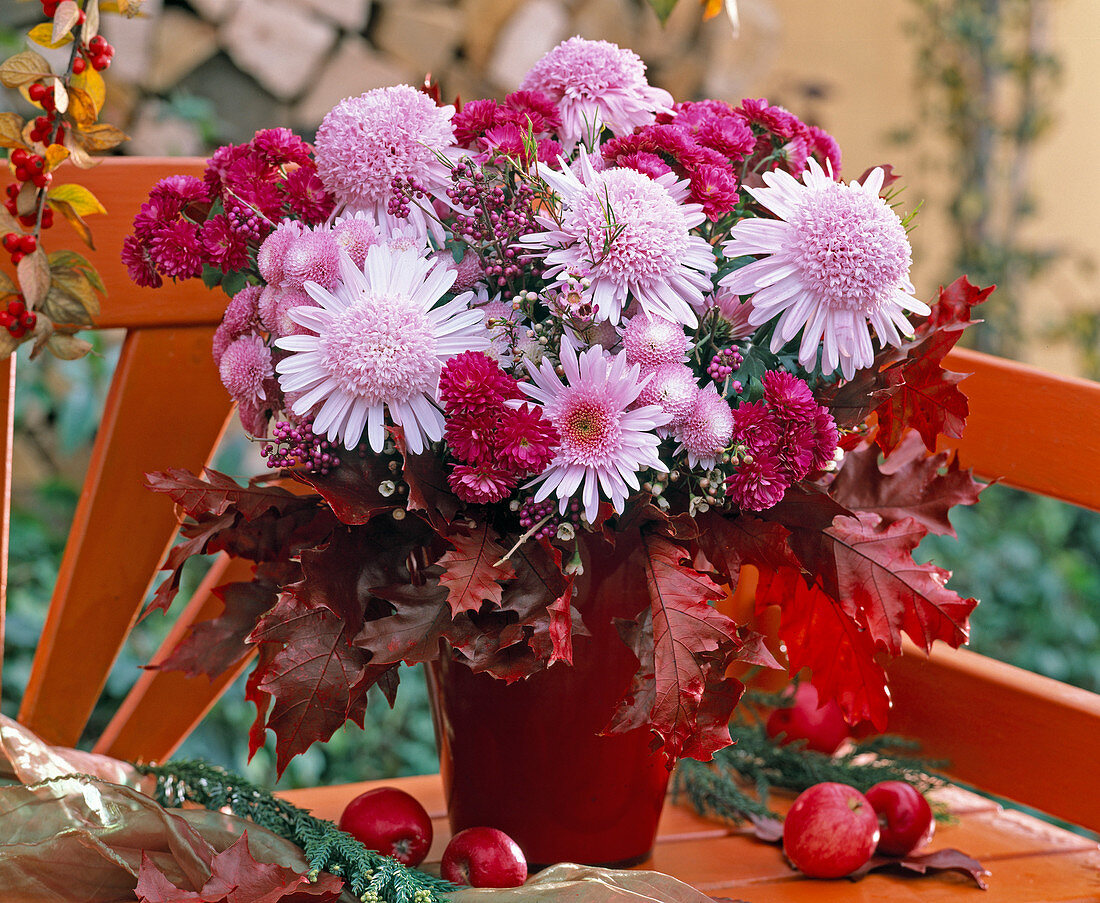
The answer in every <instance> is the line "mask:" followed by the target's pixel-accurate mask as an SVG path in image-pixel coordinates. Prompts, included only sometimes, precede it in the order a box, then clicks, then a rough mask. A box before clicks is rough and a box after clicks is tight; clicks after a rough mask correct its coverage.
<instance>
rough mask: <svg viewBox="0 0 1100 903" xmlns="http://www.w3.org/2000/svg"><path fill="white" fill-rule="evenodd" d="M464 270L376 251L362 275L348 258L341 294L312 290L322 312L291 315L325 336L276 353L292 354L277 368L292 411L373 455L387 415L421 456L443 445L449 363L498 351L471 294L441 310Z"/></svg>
mask: <svg viewBox="0 0 1100 903" xmlns="http://www.w3.org/2000/svg"><path fill="white" fill-rule="evenodd" d="M453 282H454V271H452V270H448V269H447V267H445V266H443V265H441V264H439V263H438V262H432V261H429V260H426V259H425V258H423V257H422V256H421V255H420V254H419V253H418V252H417V251H416V250H414V249H408V250H404V251H396V250H393V249H391V248H389V247H386V246H384V245H374V246H372V247H371V248H370V249H369V250H368V251H367V256H366V262H365V264H364V267H363V269H362V270H360V269H358V268H357V267H356V266H355V264H354V263H352V261H351V258H350V257H349V256H348V254H347V252H346V251H341V253H340V281H339V284H338V285H337V287H336V289H335V290H334V291H331V292H330V291H326V290H325V289H323V288H321V287H320V286H318V285H316V284H315V283H306V291H307V292H308V293H309V296H310V297H311V298H313V300H314V301H316V302H317V304H318V305H320V306H319V307H295V308H293V309H292V310H290V311H289V312H288V314H287V316H289V317H290V319H292V320H293V321H294V322H295V323H297V324H299V325H300V326H304V327H305V328H306V329H309V330H311V331H313V332H315V333H316V335H294V336H285V337H284V338H281V339H279V340H278V341H276V343H275V344H276V345H277V346H278V347H279V348H282V349H284V350H285V351H290V352H292V353H291V354H290V355H289V356H288V357H286V358H284V359H283V360H282V361H280V362H279V363H278V365H277V366H276V370H277V371H278V373H279V384H280V385H281V387H282V389H283V392H284V393H287V394H293V395H295V396H296V397H295V400H294V402H293V405H292V410H293V411H294V413H295V414H298V415H300V416H301V415H308V414H312V415H313V431H314V432H315V433H316V434H317V435H322V434H324V435H327V436H328V438H329V439H330V440H331V441H334V442H335V441H342V442H343V443H344V446H345V447H346V448H349V449H352V448H355V447H356V445H358V444H359V442H360V440H361V439H362V437H363V432H364V430H365V431H366V434H367V439H368V441H369V443H370V447H371V449H372V450H374V451H375V452H380V451H381V450H382V446H383V444H384V442H385V429H384V413H385V410H386V409H388V410H389V414H390V418H391V419H392V420H393V422H394V423H395V424H397V425H398V426H400V427H401V428H402V429H403V430H404V433H405V441H406V443H407V445H408V448H409V450H410V451H411V452H412V453H413V454H420V453H421V452H422V451H423V450H424V447H425V441H429V442H434V441H438V440H439V439H441V438H442V437H443V415H442V414H441V413H440V411H439V409H438V407H437V406H436V401H437V398H438V391H439V373H440V370H441V369H442V366H443V363H444V362H445V361H446V360H448V359H449V358H451V357H453V356H454V355H456V354H460V353H461V352H463V351H482V350H484V349H486V348H487V347H488V345H489V338H488V333H487V332H486V330H485V326H484V319H485V318H484V314H483V313H482V312H481V311H480V310H470V309H469V306H468V303H467V302H468V301H469V299H470V298H471V297H472V296H471V295H469V294H465V295H460V296H459V297H457V298H455V299H453V300H452V301H450V302H448V303H446V304H444V305H442V306H440V307H436V306H435V304H436V303H437V302H438V301H439V299H440V298H441V297H442V296H443V294H444V293H445V292H446V291H447V290H448V289H449V288H450V287H451V284H452V283H453Z"/></svg>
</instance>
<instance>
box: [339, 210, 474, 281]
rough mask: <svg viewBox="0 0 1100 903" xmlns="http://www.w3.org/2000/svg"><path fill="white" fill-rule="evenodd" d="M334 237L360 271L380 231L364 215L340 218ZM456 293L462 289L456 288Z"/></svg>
mask: <svg viewBox="0 0 1100 903" xmlns="http://www.w3.org/2000/svg"><path fill="white" fill-rule="evenodd" d="M332 237H333V238H335V239H336V244H337V245H339V246H340V247H341V248H343V249H344V250H345V251H347V252H348V256H349V257H350V258H351V262H352V263H354V264H355V265H356V266H357V267H358V268H359V269H363V264H364V263H365V262H366V259H367V251H369V250H370V249H371V248H372V247H373V246H374V245H376V244H378V230H377V229H376V228H375V227H374V222H373V221H372V220H371V218H370V217H369V216H367V215H366V214H363V213H356V214H354V215H352V216H341V217H338V218H337V219H336V222H335V224H334V225H333V227H332ZM455 291H462V289H460V288H456V289H455Z"/></svg>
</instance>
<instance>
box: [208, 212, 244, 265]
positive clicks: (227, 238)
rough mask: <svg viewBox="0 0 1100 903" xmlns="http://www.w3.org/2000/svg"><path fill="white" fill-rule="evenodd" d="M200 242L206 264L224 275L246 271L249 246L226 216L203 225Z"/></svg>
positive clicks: (222, 215)
mask: <svg viewBox="0 0 1100 903" xmlns="http://www.w3.org/2000/svg"><path fill="white" fill-rule="evenodd" d="M199 241H200V242H202V253H203V256H204V257H205V258H206V262H207V263H209V264H210V265H211V266H212V267H215V268H216V269H219V270H221V271H222V272H223V273H229V272H233V271H236V270H241V269H244V267H245V266H246V265H247V263H248V245H247V244H245V241H244V239H243V238H242V237H241V236H240V235H239V234H238V233H237V232H235V231H234V230H233V228H232V227H231V226H230V224H229V219H228V217H226V216H225V214H218V215H217V216H214V217H211V218H210V219H208V220H207V221H206V222H205V223H203V224H202V226H201V227H200V228H199Z"/></svg>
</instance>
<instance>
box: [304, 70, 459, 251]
mask: <svg viewBox="0 0 1100 903" xmlns="http://www.w3.org/2000/svg"><path fill="white" fill-rule="evenodd" d="M454 111H455V109H454V107H453V106H444V107H441V106H437V105H436V103H435V101H433V100H432V99H431V98H430V97H428V95H427V94H425V93H424V92H423V91H418V90H416V88H413V87H411V86H409V85H394V86H392V87H388V88H375V89H374V90H373V91H368V92H367V93H366V94H361V95H360V96H358V97H348V98H345V99H344V100H342V101H340V103H338V104H337V105H336V106H335V107H333V108H332V109H331V110H330V111H329V112H328V113H327V114H326V115H325V118H324V120H323V121H322V123H321V127H320V128H319V129H318V130H317V139H316V141H315V142H314V153H315V156H316V159H317V175H318V176H320V178H321V182H322V183H323V184H324V186H325V189H326V190H328V191H329V192H331V193H332V195H333V196H334V197H335V198H336V201H337V203H338V204H339V205H340V206H341V207H344V208H346V209H348V210H353V211H355V210H361V211H365V212H369V213H371V214H373V215H374V217H375V219H376V221H377V222H378V224H379V227H380V228H381V229H382V231H383V232H387V233H388V231H389V229H390V228H391V227H393V226H396V225H402V224H404V223H406V222H409V223H412V224H413V225H414V226H415V227H416V228H417V229H418V230H419V231H420V232H421V233H423V232H426V231H427V230H428V229H429V228H431V227H432V225H433V222H434V221H431V220H429V219H428V218H427V217H426V215H425V214H424V212H423V211H422V210H421V209H420V208H419V207H418V206H416V205H415V204H411V205H410V210H409V217H408V220H407V221H406V220H404V219H398V218H395V217H394V216H392V215H391V214H390V212H389V210H388V206H389V202H390V199H391V198H392V197H393V194H394V192H393V182H394V180H395V179H396V180H398V181H404V180H408V179H414V180H415V181H416V182H417V183H418V184H419V185H420V186H422V187H423V188H425V189H427V190H428V191H429V192H432V191H436V190H439V189H442V188H445V186H447V185H449V184H450V169H449V167H448V166H447V165H446V163H444V162H443V161H442V160H441V159H440V154H443V153H444V152H446V151H448V150H450V148H452V147H453V146H454V127H453V126H452V125H451V117H452V116H453V115H454Z"/></svg>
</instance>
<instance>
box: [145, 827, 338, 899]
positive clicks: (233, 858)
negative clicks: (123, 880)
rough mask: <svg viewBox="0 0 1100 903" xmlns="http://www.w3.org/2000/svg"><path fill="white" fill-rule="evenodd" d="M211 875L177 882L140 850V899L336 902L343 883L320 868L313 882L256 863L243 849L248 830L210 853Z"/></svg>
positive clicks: (305, 876) (293, 873)
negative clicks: (193, 885)
mask: <svg viewBox="0 0 1100 903" xmlns="http://www.w3.org/2000/svg"><path fill="white" fill-rule="evenodd" d="M208 865H209V868H210V873H211V874H210V877H209V879H207V881H206V883H205V884H203V886H202V888H201V889H200V890H199V891H197V892H196V891H191V890H187V889H185V888H179V887H176V885H174V884H173V883H172V882H171V881H169V880H168V879H167V878H166V877H165V876H164V874H163V872H161V871H160V870H159V869H158V868H157V867H156V865H155V864H154V863H153V861H152V860H151V859H150V858H149V856H148V855H147V854H145V853H142V857H141V867H140V869H139V871H138V881H137V887H136V888H135V889H134V891H135V893H136V895H137V899H138V901H139V903H336V901H337V900H338V899H339V897H340V893H341V891H342V889H343V885H344V882H343V881H342V880H341V879H339V878H337V877H336V876H335V875H330V874H328V873H327V872H321V873H320V874H319V875H318V876H317V879H316V880H315V881H310V880H309V877H308V876H307V875H302V874H299V873H298V872H295V871H294V870H293V869H289V868H286V867H285V866H281V865H277V864H274V863H264V862H257V861H256V860H255V859H254V858H253V856H252V853H251V851H250V850H249V848H248V832H247V831H246V832H244V833H243V834H242V835H241V836H240V838H238V839H237V841H236V842H235V843H233V844H232V845H231V846H229V847H226V849H224V850H222V852H220V853H215V854H214V855H213V857H212V858H211V859H210V861H209V863H208Z"/></svg>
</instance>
